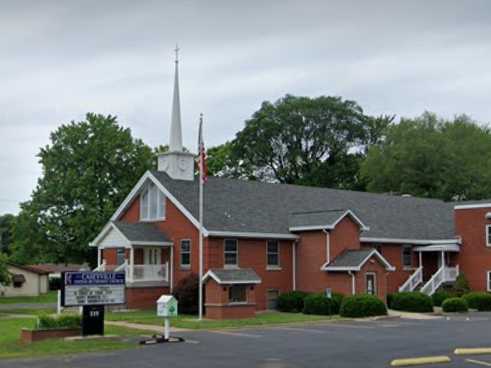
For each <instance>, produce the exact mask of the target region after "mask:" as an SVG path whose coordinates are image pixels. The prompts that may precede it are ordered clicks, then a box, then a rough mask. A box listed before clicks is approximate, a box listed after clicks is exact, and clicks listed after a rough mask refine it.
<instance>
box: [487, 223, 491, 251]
mask: <svg viewBox="0 0 491 368" xmlns="http://www.w3.org/2000/svg"><path fill="white" fill-rule="evenodd" d="M490 229H491V224H486V247H488V248H489V247H491V243H490V242H489V232H490Z"/></svg>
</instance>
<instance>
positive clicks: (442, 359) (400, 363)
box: [390, 355, 451, 367]
mask: <svg viewBox="0 0 491 368" xmlns="http://www.w3.org/2000/svg"><path fill="white" fill-rule="evenodd" d="M450 362H451V359H450V358H449V357H448V356H446V355H441V356H427V357H419V358H405V359H394V360H392V361H391V362H390V366H391V367H407V366H415V365H425V364H438V363H450Z"/></svg>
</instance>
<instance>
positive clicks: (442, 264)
mask: <svg viewBox="0 0 491 368" xmlns="http://www.w3.org/2000/svg"><path fill="white" fill-rule="evenodd" d="M440 256H441V260H442V263H441V267H445V251H443V250H442V252H441V253H440Z"/></svg>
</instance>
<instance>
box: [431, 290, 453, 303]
mask: <svg viewBox="0 0 491 368" xmlns="http://www.w3.org/2000/svg"><path fill="white" fill-rule="evenodd" d="M450 297H451V295H450V293H449V292H448V291H445V290H439V291H437V292H435V294H433V295H432V296H431V299H432V300H433V305H434V306H437V307H441V305H442V303H443V302H444V301H445V300H446V299H448V298H450Z"/></svg>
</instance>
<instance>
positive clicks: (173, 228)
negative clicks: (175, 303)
mask: <svg viewBox="0 0 491 368" xmlns="http://www.w3.org/2000/svg"><path fill="white" fill-rule="evenodd" d="M165 211H166V212H165V217H166V219H165V221H159V222H155V226H156V227H157V228H159V229H160V230H161V231H163V232H164V233H165V234H166V235H167V236H168V237H169V239H170V240H171V241H172V242H173V243H174V286H175V285H177V284H178V283H179V281H180V280H181V279H183V278H185V277H186V276H188V275H190V274H191V273H193V272H194V273H196V274H197V273H198V267H199V266H198V236H199V234H198V230H197V229H196V227H195V226H194V225H193V224H192V223H191V222H190V221H189V220H188V219H187V218H186V217H185V216H184V215H183V214H182V213H181V212H180V211H179V210H178V209H177V207H176V206H175V205H174V204H173V203H172V202H171V201H169V200H167V201H166V207H165ZM139 218H140V200H139V198H137V199H135V201H134V202H133V203H132V204H131V205H130V207H128V209H127V210H126V212H124V213H123V214H122V215H121V217H120V219H121V220H123V221H127V222H129V223H135V222H138V221H139ZM183 239H190V240H191V269H181V267H180V255H179V251H180V242H181V240H183ZM166 259H167V257H166V258H163V262H166ZM135 263H136V261H135Z"/></svg>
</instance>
